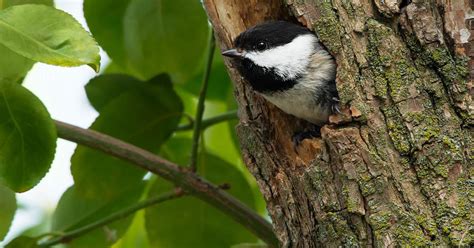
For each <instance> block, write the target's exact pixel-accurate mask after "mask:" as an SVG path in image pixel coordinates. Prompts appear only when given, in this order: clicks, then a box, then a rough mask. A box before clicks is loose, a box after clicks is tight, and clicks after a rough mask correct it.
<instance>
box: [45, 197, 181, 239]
mask: <svg viewBox="0 0 474 248" xmlns="http://www.w3.org/2000/svg"><path fill="white" fill-rule="evenodd" d="M183 195H184V194H183V191H182V190H176V191H172V192H168V193H164V194H162V195H158V196H155V197H151V198H149V199H147V200H145V201H143V202H140V203H138V204H136V205H134V206H131V207H128V208H125V209H122V210H120V211H118V212H115V213H113V214H111V215H109V216H107V217H105V218H103V219H100V220H98V221H96V222H93V223H90V224H88V225H85V226H82V227H79V228H77V229H75V230H72V231H69V232H65V233H64V234H62V235H60V236H58V237H55V238H52V239H50V240H47V241H45V242H43V243H40V244H39V247H50V246H53V245H57V244H61V243H67V242H71V241H72V240H73V239H76V238H78V237H81V236H83V235H85V234H87V233H89V232H91V231H93V230H95V229H97V228H100V227H103V226H105V225H107V224H110V223H112V222H115V221H118V220H121V219H124V218H126V217H128V216H130V215H131V214H134V213H135V212H137V211H139V210H141V209H144V208H147V207H151V206H153V205H156V204H158V203H161V202H164V201H167V200H171V199H175V198H178V197H181V196H183Z"/></svg>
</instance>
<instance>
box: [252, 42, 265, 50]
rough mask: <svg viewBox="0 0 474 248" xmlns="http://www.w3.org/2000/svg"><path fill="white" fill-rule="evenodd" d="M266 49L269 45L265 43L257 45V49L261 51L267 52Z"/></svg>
mask: <svg viewBox="0 0 474 248" xmlns="http://www.w3.org/2000/svg"><path fill="white" fill-rule="evenodd" d="M266 48H267V43H265V42H259V43H258V44H257V45H255V49H256V50H259V51H262V50H265V49H266Z"/></svg>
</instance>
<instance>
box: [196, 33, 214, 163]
mask: <svg viewBox="0 0 474 248" xmlns="http://www.w3.org/2000/svg"><path fill="white" fill-rule="evenodd" d="M208 44H209V47H208V48H207V49H208V51H207V60H206V67H205V69H204V76H203V78H202V85H201V91H200V92H199V101H198V104H197V109H196V117H195V118H194V131H193V146H192V148H191V158H190V160H189V167H190V168H191V170H192V171H194V172H195V171H196V169H197V157H198V150H199V138H200V137H201V133H202V130H201V124H202V116H203V115H204V109H205V102H206V93H207V86H208V85H209V76H210V74H211V70H212V59H213V57H214V50H215V49H216V40H215V39H214V30H213V29H212V28H211V31H210V32H209V43H208Z"/></svg>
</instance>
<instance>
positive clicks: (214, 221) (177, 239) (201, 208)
mask: <svg viewBox="0 0 474 248" xmlns="http://www.w3.org/2000/svg"><path fill="white" fill-rule="evenodd" d="M190 142H191V141H190V140H189V139H188V142H187V143H190ZM178 152H181V150H180V149H178V150H176V155H175V156H179V155H178ZM199 174H200V175H203V176H204V177H205V178H206V179H208V180H210V181H211V182H213V183H216V184H223V183H228V184H230V186H231V188H230V190H229V193H230V194H232V195H233V196H235V197H237V198H238V199H240V200H241V201H242V202H244V203H246V204H247V205H248V206H250V207H251V208H254V207H255V203H254V198H253V194H252V190H251V188H250V186H249V184H248V183H247V181H246V180H245V178H244V177H243V176H242V174H241V173H240V171H238V170H237V169H236V168H235V167H234V166H232V165H230V164H228V163H227V162H225V161H223V160H222V159H220V158H218V157H216V156H213V155H210V154H205V155H201V157H200V163H199ZM172 187H173V186H172V185H171V184H170V183H168V182H165V181H164V180H157V181H156V183H155V185H154V187H153V188H152V190H151V191H150V194H149V196H153V195H156V194H160V193H162V192H166V191H168V190H170V189H171V188H172ZM145 220H146V227H147V233H148V239H149V240H150V243H151V247H195V248H199V247H206V248H212V247H219V248H220V247H230V246H231V245H234V244H239V243H244V242H255V241H256V238H255V237H254V236H253V235H252V234H251V233H249V231H247V230H246V229H245V228H244V227H242V226H241V225H240V224H238V223H236V222H235V221H233V220H232V219H230V217H228V216H227V215H225V214H223V213H222V212H220V211H219V210H217V209H215V208H214V207H212V206H210V205H207V203H205V202H203V201H201V200H199V199H196V198H193V197H191V196H185V197H183V198H180V199H175V200H172V201H167V202H164V203H161V204H159V205H157V206H155V207H151V208H148V209H146V215H145Z"/></svg>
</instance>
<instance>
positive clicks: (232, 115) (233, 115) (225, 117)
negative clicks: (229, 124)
mask: <svg viewBox="0 0 474 248" xmlns="http://www.w3.org/2000/svg"><path fill="white" fill-rule="evenodd" d="M237 118H238V116H237V110H231V111H229V112H225V113H223V114H220V115H216V116H214V117H211V118H208V119H204V120H202V122H201V132H202V131H204V130H206V128H208V127H210V126H213V125H216V124H219V123H221V122H224V121H229V120H234V119H237ZM192 129H194V121H192V122H191V123H188V124H184V125H180V126H178V127H177V128H176V131H188V130H192Z"/></svg>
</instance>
